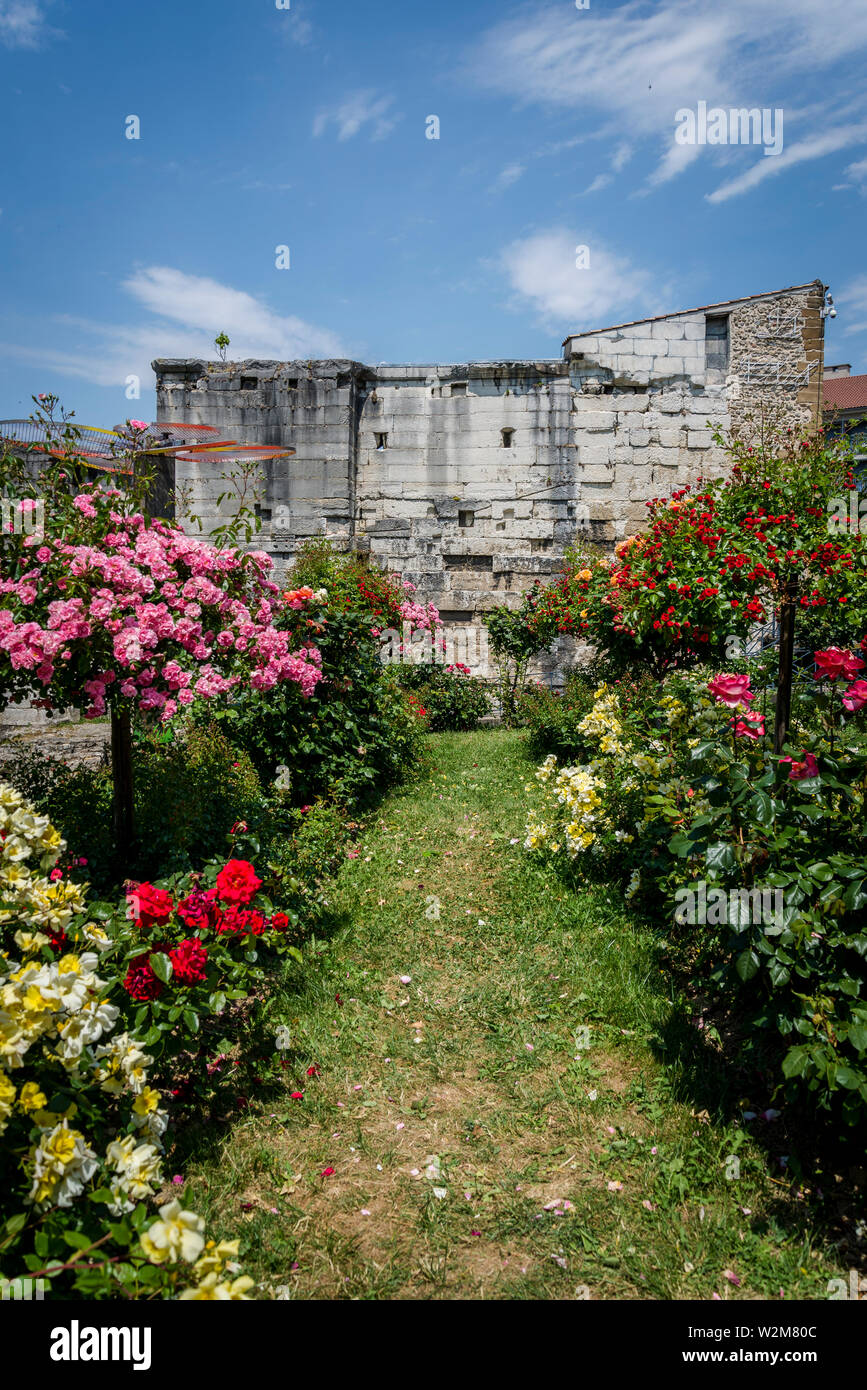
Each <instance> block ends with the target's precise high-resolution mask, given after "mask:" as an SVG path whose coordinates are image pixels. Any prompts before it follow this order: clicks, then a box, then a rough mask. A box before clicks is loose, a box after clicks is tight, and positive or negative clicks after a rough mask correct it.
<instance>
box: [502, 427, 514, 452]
mask: <svg viewBox="0 0 867 1390" xmlns="http://www.w3.org/2000/svg"><path fill="white" fill-rule="evenodd" d="M500 437H501V438H502V441H503V448H504V449H511V447H512V440H513V439H514V438H515V431H514V430H500Z"/></svg>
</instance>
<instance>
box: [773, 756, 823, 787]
mask: <svg viewBox="0 0 867 1390" xmlns="http://www.w3.org/2000/svg"><path fill="white" fill-rule="evenodd" d="M782 761H783V762H784V763H790V764H791V770H790V772H789V781H790V782H803V780H804V778H806V777H818V776H819V764H818V762H817V761H816V759H815V757H814V756H813V754H812V753H805V754H804V761H803V762H800V763H799V762H796V761H795V759H794V758H783V759H782Z"/></svg>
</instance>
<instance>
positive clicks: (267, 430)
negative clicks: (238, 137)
mask: <svg viewBox="0 0 867 1390" xmlns="http://www.w3.org/2000/svg"><path fill="white" fill-rule="evenodd" d="M823 294H824V286H823V284H822V283H821V282H820V281H816V282H814V283H812V284H810V285H804V286H800V287H797V288H795V289H791V290H786V291H778V292H775V293H772V294H768V295H761V296H755V297H753V298H751V299H748V300H740V301H734V302H730V303H727V304H724V305H713V306H709V307H708V308H707V309H702V310H693V311H689V312H685V313H682V314H673V315H668V316H666V317H662V318H657V319H648V320H644V321H642V322H640V323H633V324H626V325H622V326H620V327H616V328H609V329H605V330H603V331H600V332H596V333H585V334H575V335H572V336H570V337H569V338H567V340H566V342H565V343H564V351H563V357H562V358H558V359H555V360H546V361H539V362H533V361H517V362H513V361H502V362H484V363H465V364H460V365H451V366H380V367H370V366H366V365H364V364H362V363H360V362H353V361H319V362H271V361H262V362H259V361H247V362H243V363H220V362H204V361H186V360H185V361H172V360H160V361H157V362H155V363H154V369H155V371H156V373H157V400H158V418H159V419H160V420H165V421H168V422H172V423H180V422H184V423H193V424H206V425H214V426H216V427H217V428H218V429H219V430H220V431H221V432H223V433H224V434H225V435H226V436H231V437H233V438H235V439H239V440H242V441H243V442H244V443H251V444H271V445H286V446H291V447H292V448H294V449H295V455H294V457H291V458H288V459H278V460H275V461H274V462H273V463H270V464H267V465H265V466H264V473H265V484H266V486H265V497H264V499H263V502H262V506H261V515H262V520H263V529H262V533H261V535H260V536H259V537H257V539H256V542H255V544H256V545H257V547H258V548H261V549H264V550H267V551H269V552H270V553H271V554H272V555H273V557H274V560H275V563H276V565H277V567H278V572H279V573H283V572H285V569H286V567H287V566H288V565H289V564H291V562H292V560H293V558H294V556H295V555H296V553H297V550H298V547H299V546H300V544H301V543H302V542H303V541H304V540H306V539H307V538H309V537H311V536H319V535H321V536H327V537H330V538H331V539H333V540H334V541H335V543H337V544H338V545H340V546H354V547H357V548H358V549H361V550H366V551H369V552H370V554H371V555H372V556H374V557H376V559H377V560H378V561H379V562H380V563H382V564H384V565H386V566H387V567H388V568H390V569H393V570H396V571H397V572H399V573H400V574H402V575H403V576H404V577H405V578H408V579H410V580H411V581H412V582H413V583H415V584H417V585H418V587H419V589H420V591H421V593H422V595H423V596H424V598H425V599H429V598H430V599H433V601H434V602H435V603H436V604H437V605H438V606H439V608H440V609H441V611H442V612H443V615H444V620H445V622H446V625H447V627H452V628H454V629H459V630H461V631H462V632H463V634H464V635H465V637H466V639H467V643H468V646H467V649H468V650H472V649H473V646H474V644H475V649H476V651H477V652H478V653H479V656H478V659H477V660H476V661H474V662H471V663H470V664H473V665H475V667H476V669H478V670H480V671H484V670H485V667H484V662H483V660H482V656H481V653H482V650H483V649H482V637H481V632H482V627H481V622H480V619H481V614H482V613H483V612H484V611H485V610H487V609H488V608H490V607H492V606H493V605H496V604H500V603H504V602H506V603H509V604H511V605H516V604H517V603H519V602H520V599H521V597H522V595H523V593H524V592H525V591H526V590H527V589H528V588H529V587H530V586H531V585H532V584H533V582H534V581H535V580H536V579H543V580H545V579H547V578H549V577H550V576H551V575H552V574H554V573H555V572H556V571H557V570H558V569H559V567H560V564H561V562H562V557H563V553H564V550H565V549H566V547H567V546H568V545H569V544H570V543H571V542H573V541H574V540H575V539H576V537H578V536H584V537H586V538H587V539H589V540H592V541H595V542H597V543H598V544H600V545H602V546H603V547H605V548H607V549H610V548H611V547H612V546H613V545H614V543H615V542H616V541H617V540H618V539H620V538H621V537H623V536H626V535H631V534H634V533H635V532H636V531H638V530H639V529H641V527H642V525H643V524H644V521H645V518H646V515H647V508H646V505H645V504H646V503H647V502H648V501H649V500H650V499H651V498H653V497H655V496H667V495H668V494H669V493H670V492H671V491H672V490H673V489H674V488H676V487H679V486H681V485H682V484H683V483H684V482H686V481H688V480H691V479H694V478H695V477H697V476H698V475H700V474H701V475H704V476H711V475H713V474H715V473H719V472H720V470H721V469H723V468H724V467H725V458H724V453H723V451H722V449H721V448H720V447H719V446H718V445H717V444H715V443H714V440H713V434H714V431H716V430H720V431H722V432H724V433H725V432H728V431H730V430H734V431H737V432H740V433H748V432H749V431H750V430H751V429H753V428H754V427H755V426H756V425H757V424H758V422H759V420H760V418H762V417H764V418H765V419H768V418H774V419H776V420H778V421H782V422H784V423H792V424H797V425H800V424H803V423H806V422H808V421H809V420H810V419H811V418H815V415H816V408H817V404H818V399H819V392H820V390H821V380H822V368H823V362H822V345H823V320H822V318H821V314H820V311H821V307H822V302H823ZM177 482H178V485H179V487H180V488H181V489H182V490H183V489H184V488H186V489H187V491H188V493H189V495H190V498H191V501H192V502H193V504H194V506H193V509H194V510H195V511H197V512H198V513H199V514H200V515H201V516H202V518H203V521H204V523H205V527H206V529H209V528H210V527H212V526H213V525H215V524H216V521H217V518H218V509H217V497H218V495H219V493H220V492H221V491H223V490H224V487H225V483H224V482H223V480H222V479H221V478H220V477H219V476H215V475H214V471H213V466H211V467H209V465H208V463H207V461H206V459H205V458H201V459H199V460H197V461H196V462H195V463H191V464H180V463H179V464H178V470H177ZM574 654H575V653H574V648H573V647H572V646H571V644H563V648H562V650H561V652H560V653H559V656H558V655H557V654H555V656H554V658H553V659H552V660H551V661H549V662H548V663H547V671H548V674H549V676H550V677H551V678H552V679H559V678H560V677H561V676H562V670H561V665H562V659H569V660H571V659H573V658H574Z"/></svg>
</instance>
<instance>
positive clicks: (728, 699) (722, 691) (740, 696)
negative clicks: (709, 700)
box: [707, 676, 756, 707]
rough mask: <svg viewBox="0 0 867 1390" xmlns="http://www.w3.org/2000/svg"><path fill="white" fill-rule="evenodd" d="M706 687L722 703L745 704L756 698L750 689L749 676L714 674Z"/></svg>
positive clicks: (731, 704)
mask: <svg viewBox="0 0 867 1390" xmlns="http://www.w3.org/2000/svg"><path fill="white" fill-rule="evenodd" d="M707 688H708V690H709V691H710V693H711V695H713V696H714V698H715V699H717V700H719V701H720V703H721V704H724V705H730V706H735V707H736V706H738V705H744V706H746V705H749V704H751V703H752V701H753V700H754V699H755V698H756V696H755V692H754V691H752V690H750V678H749V676H714V678H713V680H712V681H708V686H707Z"/></svg>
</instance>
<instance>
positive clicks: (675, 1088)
mask: <svg viewBox="0 0 867 1390" xmlns="http://www.w3.org/2000/svg"><path fill="white" fill-rule="evenodd" d="M431 744H432V748H433V754H434V765H433V767H432V770H431V771H430V773H429V774H427V775H425V776H423V777H422V778H421V780H420V781H419V782H418V783H416V784H414V785H411V786H409V787H407V788H404V789H401V790H399V791H397V792H395V793H393V794H392V795H391V796H390V797H389V798H388V799H387V800H386V802H385V803H384V804H383V806H382V807H381V809H380V810H379V812H378V813H377V814H376V815H375V816H374V817H372V818H371V820H370V821H369V822H368V823H367V825H366V826H365V828H364V833H363V834H362V835H361V837H360V839H359V841H358V850H359V855H358V858H356V859H353V860H351V861H348V862H347V864H346V865H345V866H344V868H343V870H342V871H341V874H340V876H339V878H338V881H337V884H336V888H335V891H334V893H333V900H332V906H333V908H334V911H335V918H336V921H337V926H336V929H335V931H334V933H333V935H331V936H330V937H329V938H328V939H327V940H326V941H322V940H319V941H317V942H314V943H312V944H311V946H310V947H309V949H308V951H307V960H306V965H305V970H304V972H303V974H301V973H299V974H298V975H297V976H296V977H295V978H294V979H292V980H291V982H290V983H289V984H287V988H286V992H285V994H282V995H279V996H277V997H275V998H274V999H273V1007H274V1014H273V1017H274V1022H275V1025H276V1023H278V1022H283V1023H286V1024H287V1025H288V1027H289V1029H290V1033H291V1037H292V1043H293V1050H292V1051H291V1052H289V1053H288V1054H285V1056H286V1058H287V1065H286V1067H285V1068H284V1070H283V1071H282V1072H281V1073H280V1083H279V1086H278V1088H277V1091H276V1096H277V1098H276V1099H273V1098H271V1099H269V1100H268V1101H266V1102H265V1104H264V1105H263V1106H262V1107H261V1108H257V1110H256V1111H254V1110H250V1111H247V1112H244V1118H242V1119H240V1120H239V1121H237V1122H235V1123H234V1124H233V1125H232V1127H231V1129H230V1130H228V1131H226V1132H225V1133H224V1134H221V1135H219V1136H216V1137H215V1139H214V1143H215V1145H216V1149H215V1151H214V1152H213V1154H212V1156H210V1157H209V1158H208V1159H207V1160H201V1159H200V1160H199V1162H198V1163H197V1164H189V1165H188V1166H187V1168H186V1173H185V1176H186V1178H187V1188H186V1194H185V1195H186V1196H187V1197H188V1198H189V1199H190V1203H191V1204H193V1197H194V1199H195V1206H196V1209H197V1210H201V1211H202V1212H203V1214H205V1215H208V1216H209V1217H210V1219H211V1220H213V1221H215V1222H216V1224H217V1227H218V1228H219V1230H220V1231H221V1233H223V1234H225V1235H230V1234H233V1233H236V1232H237V1231H238V1229H239V1227H240V1230H241V1234H242V1236H243V1237H244V1239H243V1243H242V1254H243V1256H244V1267H245V1270H247V1271H249V1272H250V1273H252V1274H253V1276H254V1277H256V1278H257V1279H259V1280H260V1281H262V1289H263V1296H265V1297H275V1296H279V1297H292V1298H300V1299H304V1298H356V1299H357V1298H377V1299H389V1298H401V1299H403V1298H422V1299H425V1298H446V1299H474V1298H497V1299H513V1298H534V1299H535V1298H539V1299H542V1298H545V1299H548V1298H554V1299H564V1298H565V1299H572V1298H576V1297H579V1298H581V1297H591V1298H593V1299H607V1298H650V1299H668V1298H703V1299H710V1298H711V1297H712V1296H713V1294H714V1293H716V1294H718V1295H719V1296H720V1297H721V1298H723V1299H726V1298H738V1297H753V1298H755V1297H779V1296H780V1290H782V1291H783V1293H784V1296H785V1297H786V1298H787V1299H792V1298H805V1297H806V1298H824V1297H826V1296H827V1295H826V1287H827V1281H828V1279H829V1278H830V1277H834V1276H840V1275H841V1274H842V1275H843V1277H845V1271H844V1270H843V1271H841V1269H840V1268H839V1267H838V1262H837V1260H836V1259H835V1252H834V1250H833V1249H832V1248H825V1247H823V1246H822V1245H821V1244H820V1243H818V1242H816V1241H815V1240H811V1238H810V1233H809V1202H808V1200H803V1199H800V1200H799V1199H798V1198H796V1197H794V1196H792V1195H791V1194H790V1193H789V1191H788V1189H787V1187H786V1185H785V1184H784V1183H783V1182H782V1181H780V1179H776V1180H774V1178H773V1177H772V1176H769V1173H771V1172H772V1170H773V1162H774V1160H773V1158H772V1156H771V1155H772V1154H773V1142H771V1143H770V1153H769V1150H768V1149H767V1148H763V1147H760V1145H759V1142H757V1141H756V1140H755V1139H753V1138H752V1137H750V1134H749V1129H750V1128H752V1129H755V1128H756V1125H755V1124H754V1125H753V1126H752V1127H749V1126H742V1125H740V1124H736V1123H729V1124H728V1125H726V1124H725V1123H723V1122H721V1121H717V1119H716V1118H714V1117H712V1116H711V1115H710V1114H708V1112H707V1109H706V1108H705V1106H704V1105H703V1104H702V1100H703V1096H702V1093H701V1090H700V1089H698V1088H700V1087H701V1086H702V1085H703V1084H704V1082H705V1081H706V1080H708V1077H709V1075H710V1073H709V1071H708V1068H707V1067H706V1066H705V1065H704V1064H702V1062H701V1058H700V1056H699V1057H698V1061H697V1063H696V1059H695V1058H694V1057H693V1059H692V1060H691V1059H690V1050H691V1049H692V1052H693V1053H694V1052H695V1048H696V1047H697V1046H698V1038H697V1035H696V1038H695V1042H693V1041H692V1040H691V1039H690V1038H689V1037H687V1036H686V1035H687V1033H688V1032H690V1033H694V1030H689V1029H688V1027H687V1025H686V1024H684V1023H683V1022H678V1010H677V1008H676V1007H675V1006H673V1004H672V1002H671V1000H670V999H669V996H668V992H667V991H668V982H667V980H666V978H665V976H664V975H663V974H662V972H661V970H660V968H659V964H658V961H657V957H656V953H655V947H654V942H653V940H652V939H651V937H650V936H649V935H648V934H647V933H646V932H644V931H642V930H641V929H639V928H637V927H635V926H634V925H633V924H632V923H631V921H630V918H629V914H628V912H627V910H626V909H625V908H624V907H623V905H622V903H621V901H620V899H619V895H618V894H616V893H615V892H614V890H612V891H611V893H610V897H609V896H606V893H605V891H604V889H600V890H592V891H590V890H588V891H586V892H581V893H580V894H576V893H574V892H573V891H570V890H569V889H568V888H566V887H565V886H563V885H562V884H561V883H560V882H559V880H558V879H557V877H556V876H555V875H554V874H553V873H552V872H551V871H550V870H545V869H544V868H542V867H539V866H537V865H535V864H533V863H531V862H529V861H528V858H527V856H526V855H525V854H524V852H523V851H522V848H521V844H520V839H521V838H522V827H523V822H524V815H525V809H526V802H527V797H526V794H525V792H524V785H525V783H526V781H527V778H528V776H529V775H530V773H531V764H530V763H529V762H528V761H527V758H526V755H525V753H524V751H523V747H522V744H521V740H520V738H519V736H517V735H515V734H511V733H508V732H505V731H501V730H487V731H483V732H480V733H478V734H469V735H468V734H464V735H438V736H435V737H434V738H432V739H431ZM437 913H438V914H439V915H438V917H437ZM407 977H408V978H407ZM582 1029H583V1030H585V1031H584V1032H583V1033H582V1032H581V1030H582ZM663 1059H668V1060H663ZM314 1067H315V1068H318V1074H313V1075H310V1076H308V1074H307V1072H308V1068H314ZM711 1070H712V1068H711ZM695 1078H698V1079H697V1081H696V1079H695ZM714 1085H716V1083H715V1082H714ZM293 1091H302V1092H303V1099H301V1100H292V1099H291V1093H292V1092H293ZM273 1095H274V1092H273V1091H272V1097H273ZM744 1099H746V1098H744ZM758 1100H759V1101H760V1100H761V1098H758ZM764 1103H765V1105H767V1104H768V1103H769V1102H768V1100H767V1099H765V1101H764ZM758 1123H759V1124H760V1125H761V1128H762V1134H763V1137H764V1138H765V1139H766V1140H767V1137H768V1134H769V1133H770V1131H771V1130H772V1126H771V1125H769V1124H765V1123H764V1122H758ZM780 1139H781V1142H782V1141H783V1136H782V1134H781V1135H780ZM329 1170H333V1171H329ZM777 1171H778V1172H780V1173H781V1174H782V1172H783V1170H782V1169H781V1168H778V1169H777ZM175 1190H177V1189H175ZM736 1281H739V1282H736ZM279 1291H282V1292H279Z"/></svg>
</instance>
